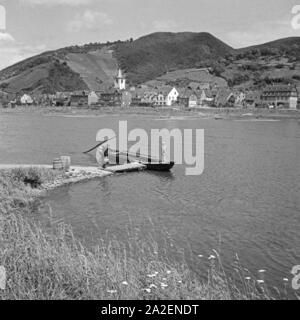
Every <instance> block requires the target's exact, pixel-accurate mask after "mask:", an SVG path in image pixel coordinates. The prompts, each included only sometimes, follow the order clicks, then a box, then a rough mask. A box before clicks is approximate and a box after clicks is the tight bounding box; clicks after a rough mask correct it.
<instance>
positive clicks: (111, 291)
mask: <svg viewBox="0 0 300 320" xmlns="http://www.w3.org/2000/svg"><path fill="white" fill-rule="evenodd" d="M107 292H108V293H117V290H107Z"/></svg>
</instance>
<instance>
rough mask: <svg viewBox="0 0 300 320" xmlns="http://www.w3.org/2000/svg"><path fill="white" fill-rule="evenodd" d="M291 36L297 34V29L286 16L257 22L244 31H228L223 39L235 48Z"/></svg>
mask: <svg viewBox="0 0 300 320" xmlns="http://www.w3.org/2000/svg"><path fill="white" fill-rule="evenodd" d="M293 36H299V31H296V30H294V29H293V28H292V27H291V23H290V21H289V19H288V18H286V19H282V20H276V21H265V22H263V23H257V24H256V25H255V26H253V27H252V28H249V29H248V30H245V31H238V30H236V31H230V32H228V33H227V35H226V38H225V39H224V40H225V41H228V42H229V44H230V45H232V46H233V47H235V48H241V47H248V46H252V45H257V44H262V43H266V42H269V41H273V40H277V39H280V38H286V37H293Z"/></svg>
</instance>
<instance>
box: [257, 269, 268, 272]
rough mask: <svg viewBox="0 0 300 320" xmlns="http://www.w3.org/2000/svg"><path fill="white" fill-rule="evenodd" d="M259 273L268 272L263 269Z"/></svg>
mask: <svg viewBox="0 0 300 320" xmlns="http://www.w3.org/2000/svg"><path fill="white" fill-rule="evenodd" d="M258 272H259V273H265V272H266V270H264V269H261V270H258Z"/></svg>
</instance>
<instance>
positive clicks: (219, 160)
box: [0, 114, 300, 286]
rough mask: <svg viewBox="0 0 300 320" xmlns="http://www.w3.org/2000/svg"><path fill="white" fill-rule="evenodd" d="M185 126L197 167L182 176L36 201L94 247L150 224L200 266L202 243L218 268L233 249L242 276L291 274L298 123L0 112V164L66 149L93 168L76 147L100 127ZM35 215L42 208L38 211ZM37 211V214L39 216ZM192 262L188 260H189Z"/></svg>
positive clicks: (111, 181) (67, 190)
mask: <svg viewBox="0 0 300 320" xmlns="http://www.w3.org/2000/svg"><path fill="white" fill-rule="evenodd" d="M119 120H127V121H128V127H129V129H132V128H144V129H146V130H150V129H151V128H168V129H171V128H180V129H186V128H192V129H196V128H198V129H204V132H205V169H204V172H203V174H202V175H200V176H186V175H185V167H184V166H183V165H176V166H175V167H174V169H173V170H172V172H171V173H154V172H139V173H128V174H122V175H118V176H110V177H106V178H103V179H100V180H94V181H90V182H86V183H79V184H75V185H72V186H68V187H63V188H60V189H59V190H56V191H53V192H51V193H50V194H49V195H48V196H47V198H46V199H45V201H46V202H47V203H49V204H50V206H51V208H52V214H53V216H54V218H55V219H63V220H64V221H66V222H67V223H70V224H71V225H72V226H73V228H74V230H75V233H76V234H77V236H78V237H79V238H80V239H82V240H83V241H85V242H86V243H88V244H94V243H96V242H97V240H98V239H100V238H102V237H103V236H104V235H105V234H111V235H114V236H115V237H117V238H119V239H123V238H124V237H126V234H127V233H126V232H127V229H128V227H129V226H130V227H131V228H139V229H140V230H142V233H144V232H145V233H146V232H147V231H148V230H150V229H151V230H154V231H155V230H158V229H159V230H160V237H161V236H162V235H164V234H165V236H166V238H168V239H173V240H174V242H176V245H178V246H179V247H182V248H184V249H188V252H189V255H190V256H193V255H194V256H195V257H197V256H198V255H201V256H203V258H199V259H198V260H197V259H195V260H193V265H192V267H193V268H194V269H201V268H203V266H204V265H205V262H203V259H204V260H205V259H206V260H207V257H208V256H209V255H210V254H211V253H212V249H217V250H218V251H220V252H221V255H222V258H223V263H224V264H225V268H226V269H230V268H232V262H233V257H234V255H235V253H237V254H238V255H239V257H240V260H241V261H242V263H243V265H245V266H247V268H248V269H250V270H251V271H252V272H254V273H255V272H257V270H259V269H265V270H266V277H267V278H269V280H270V282H271V283H272V284H274V285H277V286H280V285H282V279H283V278H284V277H288V278H289V279H291V274H290V271H291V269H292V267H293V266H294V265H297V264H300V210H299V209H300V201H299V196H300V194H299V186H300V181H299V180H300V165H299V163H300V161H299V160H300V157H299V152H300V148H299V142H300V130H299V128H300V123H299V122H298V121H296V120H283V121H251V120H249V121H234V120H218V121H216V120H213V119H197V118H184V117H183V118H170V119H161V118H159V117H155V116H117V115H116V116H112V115H107V116H98V117H93V116H86V117H84V116H60V115H59V116H47V115H37V114H25V115H24V114H23V115H21V114H16V115H1V116H0V163H40V164H43V163H51V161H52V159H53V158H55V157H57V156H60V155H70V156H71V158H72V162H73V164H82V165H93V164H95V159H94V157H93V156H92V155H84V154H83V153H82V151H84V150H85V149H87V148H89V147H91V146H93V145H94V144H95V137H96V132H97V131H98V130H99V129H101V128H111V129H114V130H116V131H117V128H118V121H119ZM41 215H42V214H41ZM42 218H43V217H41V219H42ZM195 261H196V262H195Z"/></svg>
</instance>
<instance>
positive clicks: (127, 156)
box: [109, 149, 175, 171]
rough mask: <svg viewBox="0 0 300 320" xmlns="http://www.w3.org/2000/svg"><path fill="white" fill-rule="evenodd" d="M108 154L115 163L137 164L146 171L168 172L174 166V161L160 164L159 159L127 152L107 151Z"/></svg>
mask: <svg viewBox="0 0 300 320" xmlns="http://www.w3.org/2000/svg"><path fill="white" fill-rule="evenodd" d="M109 154H110V155H113V156H114V157H115V159H116V163H117V164H119V163H120V160H123V161H125V162H127V163H132V162H138V163H140V164H143V165H145V166H146V170H152V171H170V170H171V169H172V168H173V167H174V165H175V162H174V161H170V162H167V163H165V162H162V161H160V160H159V159H154V158H151V156H149V155H147V156H146V155H141V154H139V155H136V154H132V153H129V152H124V151H119V150H112V149H109Z"/></svg>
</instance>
